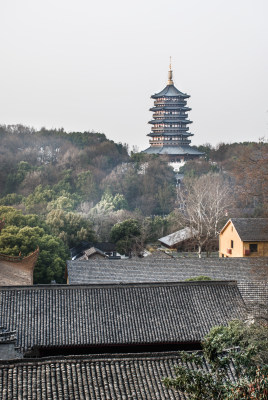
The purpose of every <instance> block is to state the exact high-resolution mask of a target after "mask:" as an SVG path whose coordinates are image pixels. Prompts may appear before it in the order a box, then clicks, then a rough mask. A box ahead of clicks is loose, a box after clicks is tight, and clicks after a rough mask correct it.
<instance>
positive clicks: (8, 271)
mask: <svg viewBox="0 0 268 400" xmlns="http://www.w3.org/2000/svg"><path fill="white" fill-rule="evenodd" d="M38 255H39V248H37V249H36V250H35V251H34V252H33V253H31V254H29V255H28V256H27V257H21V256H18V257H16V256H8V255H6V254H0V286H17V285H18V286H20V285H32V284H33V272H34V267H35V265H36V262H37V259H38Z"/></svg>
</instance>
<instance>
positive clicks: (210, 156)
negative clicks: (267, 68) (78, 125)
mask: <svg viewBox="0 0 268 400" xmlns="http://www.w3.org/2000/svg"><path fill="white" fill-rule="evenodd" d="M198 149H199V150H201V151H202V152H204V153H205V156H204V158H203V159H202V160H197V161H189V162H188V163H187V164H186V165H185V166H184V167H182V169H181V172H183V173H184V175H185V180H184V182H185V188H187V190H188V192H190V191H191V188H193V187H194V184H195V182H197V181H198V179H199V178H200V177H201V176H207V177H208V179H210V180H211V182H212V187H215V184H213V182H220V184H221V186H223V187H227V188H228V196H229V197H230V195H231V197H232V200H233V201H232V202H230V204H231V203H232V206H230V207H228V213H227V214H226V217H225V219H226V218H227V215H228V217H229V216H232V215H233V216H246V215H250V216H265V215H267V203H268V202H267V198H268V171H267V169H268V161H267V157H268V145H267V143H264V142H260V143H234V144H221V145H219V146H217V147H216V148H213V147H212V146H210V145H204V146H199V147H198ZM212 175H213V176H212ZM217 176H219V177H220V181H219V179H218V178H217ZM202 179H203V181H204V182H205V181H206V178H202ZM215 179H216V180H215ZM175 183H176V181H175V177H174V172H173V170H172V169H171V167H170V166H168V164H167V162H166V161H165V160H164V159H163V158H162V159H160V158H158V157H157V156H148V155H144V154H142V153H136V154H131V155H129V154H128V148H127V145H126V144H121V143H114V142H113V141H111V140H108V139H107V138H106V136H105V135H104V134H101V133H95V132H83V133H82V132H71V133H66V132H65V131H64V130H63V129H60V130H48V129H45V128H43V129H41V130H40V131H37V130H35V129H33V128H29V127H25V126H22V125H14V126H0V219H4V220H5V225H4V228H3V229H2V232H1V234H0V253H5V254H12V255H18V254H19V252H21V254H22V255H23V256H25V255H27V254H29V253H30V252H31V251H33V250H35V248H36V247H37V246H39V248H40V257H39V260H38V264H37V267H36V269H35V277H34V278H35V282H50V281H51V280H52V279H55V280H56V281H57V282H62V281H63V280H64V278H63V276H64V268H65V260H66V258H68V256H69V253H68V248H70V247H72V246H75V245H76V244H78V243H79V242H80V241H81V240H89V241H97V240H99V241H107V240H111V238H113V237H117V238H118V242H120V246H121V247H120V248H122V249H124V245H125V246H126V249H128V248H129V243H131V245H133V246H134V245H135V246H137V247H138V248H141V247H143V246H144V245H145V244H146V243H148V242H151V241H155V240H157V238H159V237H161V236H164V235H166V234H168V233H171V232H172V231H174V230H176V229H179V228H180V227H183V226H184V224H185V218H184V217H185V215H184V214H185V212H183V211H182V210H181V205H182V203H181V200H180V197H181V196H180V193H179V192H178V188H176V185H175ZM217 184H218V183H217ZM199 186H200V184H199ZM187 190H186V195H187ZM188 195H190V193H188ZM184 201H185V200H183V202H184ZM226 206H227V204H226ZM125 221H128V222H125ZM121 223H124V225H120V224H121ZM116 224H117V225H116ZM118 224H119V225H118ZM114 225H116V228H115V229H113V232H112V228H113V226H114ZM133 227H135V235H134V236H135V238H134V239H135V240H134V239H133V232H132V233H131V229H132V228H133ZM111 232H112V234H111ZM122 232H124V233H122ZM126 232H128V235H129V237H127V238H126V237H123V236H122V235H125V236H126V235H127V234H126ZM118 235H119V236H118ZM120 235H121V236H120ZM131 235H132V236H131Z"/></svg>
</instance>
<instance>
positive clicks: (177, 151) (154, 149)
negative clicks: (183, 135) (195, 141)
mask: <svg viewBox="0 0 268 400" xmlns="http://www.w3.org/2000/svg"><path fill="white" fill-rule="evenodd" d="M142 153H147V154H163V155H164V154H167V155H185V156H197V157H199V156H202V155H204V153H201V152H200V151H198V150H195V149H193V148H192V147H190V146H189V145H181V146H180V145H178V146H150V147H148V149H146V150H143V152H142Z"/></svg>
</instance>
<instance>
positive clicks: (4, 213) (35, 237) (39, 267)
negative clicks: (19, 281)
mask: <svg viewBox="0 0 268 400" xmlns="http://www.w3.org/2000/svg"><path fill="white" fill-rule="evenodd" d="M0 219H1V220H2V219H4V220H5V227H4V228H3V229H2V231H1V233H0V253H2V254H8V255H15V256H18V255H19V253H20V254H21V255H22V256H27V255H28V254H30V253H32V252H33V251H34V250H36V249H37V247H39V257H38V260H37V264H36V267H35V269H34V281H35V282H37V283H50V282H51V280H56V281H57V282H59V283H63V282H64V270H65V263H66V260H67V259H68V257H69V253H68V249H67V247H66V246H65V244H64V243H63V241H62V240H61V239H59V238H57V237H55V236H53V235H52V234H51V230H50V228H49V226H48V225H47V224H46V223H45V222H44V221H42V220H40V219H39V217H38V216H37V215H23V214H22V213H21V211H18V210H15V209H14V208H12V207H4V206H1V207H0Z"/></svg>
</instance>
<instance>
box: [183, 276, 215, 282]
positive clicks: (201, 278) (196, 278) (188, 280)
mask: <svg viewBox="0 0 268 400" xmlns="http://www.w3.org/2000/svg"><path fill="white" fill-rule="evenodd" d="M211 280H212V279H211V278H209V276H205V275H199V276H194V277H193V278H189V279H185V282H190V281H211Z"/></svg>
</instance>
